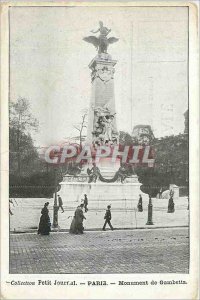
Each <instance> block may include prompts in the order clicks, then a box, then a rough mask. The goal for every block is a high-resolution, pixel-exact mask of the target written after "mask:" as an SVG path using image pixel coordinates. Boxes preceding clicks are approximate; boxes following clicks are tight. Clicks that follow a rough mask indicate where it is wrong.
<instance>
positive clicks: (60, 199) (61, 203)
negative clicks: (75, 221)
mask: <svg viewBox="0 0 200 300" xmlns="http://www.w3.org/2000/svg"><path fill="white" fill-rule="evenodd" d="M58 206H59V208H61V209H62V213H64V208H63V201H62V198H61V197H60V195H58Z"/></svg>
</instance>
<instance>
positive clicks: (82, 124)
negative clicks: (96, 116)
mask: <svg viewBox="0 0 200 300" xmlns="http://www.w3.org/2000/svg"><path fill="white" fill-rule="evenodd" d="M81 118H82V120H81V122H80V123H78V124H75V125H73V127H74V128H75V129H76V130H78V132H79V145H80V148H81V147H82V139H83V136H82V135H83V130H84V128H87V125H86V118H87V110H83V115H82V117H81Z"/></svg>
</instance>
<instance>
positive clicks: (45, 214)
mask: <svg viewBox="0 0 200 300" xmlns="http://www.w3.org/2000/svg"><path fill="white" fill-rule="evenodd" d="M48 205H49V202H46V203H45V204H44V207H43V209H42V210H41V214H42V215H41V217H40V223H39V228H38V234H41V235H49V232H50V231H51V222H50V218H49V210H48Z"/></svg>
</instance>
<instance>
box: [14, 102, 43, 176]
mask: <svg viewBox="0 0 200 300" xmlns="http://www.w3.org/2000/svg"><path fill="white" fill-rule="evenodd" d="M9 117H10V120H9V127H10V131H11V136H12V137H13V139H12V143H14V145H15V146H16V147H15V146H14V148H15V151H16V154H17V169H18V175H19V176H20V175H21V161H22V154H24V152H25V151H27V149H28V147H29V146H30V139H31V138H30V132H31V131H37V129H38V125H39V124H38V121H37V119H35V118H34V117H33V116H32V114H31V112H30V103H29V101H28V100H27V99H25V98H19V99H18V100H17V102H10V107H9ZM28 137H29V138H28ZM28 140H29V142H28ZM27 142H28V144H27ZM10 145H11V143H10ZM11 147H12V145H11Z"/></svg>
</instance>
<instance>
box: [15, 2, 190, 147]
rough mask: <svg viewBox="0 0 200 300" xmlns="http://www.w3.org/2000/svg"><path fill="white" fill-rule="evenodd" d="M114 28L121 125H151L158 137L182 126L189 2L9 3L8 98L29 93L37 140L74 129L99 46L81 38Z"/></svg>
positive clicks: (46, 141)
mask: <svg viewBox="0 0 200 300" xmlns="http://www.w3.org/2000/svg"><path fill="white" fill-rule="evenodd" d="M99 20H102V21H103V22H104V25H105V26H106V27H108V28H111V29H112V31H111V33H110V34H109V37H111V36H114V37H117V38H119V41H118V42H117V43H115V44H112V45H110V47H109V48H108V52H109V54H111V56H112V58H113V59H115V60H117V64H116V67H115V79H114V80H115V101H116V112H117V114H116V118H117V127H118V130H124V131H127V132H129V133H131V132H132V129H133V127H134V126H135V125H138V124H144V125H151V126H152V129H153V132H154V135H155V136H156V137H161V136H166V135H171V134H179V133H182V132H183V131H184V116H183V113H184V112H185V111H186V109H187V106H188V87H187V80H188V79H187V78H188V77H187V68H188V61H187V58H188V11H187V7H128V8H123V7H12V8H10V100H11V101H16V100H17V99H18V98H19V97H24V98H27V99H28V100H29V101H30V103H31V111H32V114H33V115H34V116H35V117H36V118H37V119H38V120H39V124H40V127H39V131H38V133H37V134H34V135H33V138H34V141H35V145H37V146H41V147H43V146H48V145H50V144H55V143H59V142H60V141H63V140H65V139H67V138H68V137H70V136H75V135H77V133H78V132H77V131H76V130H75V129H74V127H73V125H74V124H77V123H79V121H81V115H82V110H83V109H87V108H88V107H89V103H90V96H91V78H90V70H89V68H88V65H89V63H90V61H91V60H92V59H93V58H94V57H95V56H96V54H97V52H96V50H95V48H94V46H93V45H92V44H89V43H86V42H84V41H83V37H85V36H89V35H92V33H91V32H90V30H92V29H98V21H99Z"/></svg>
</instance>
